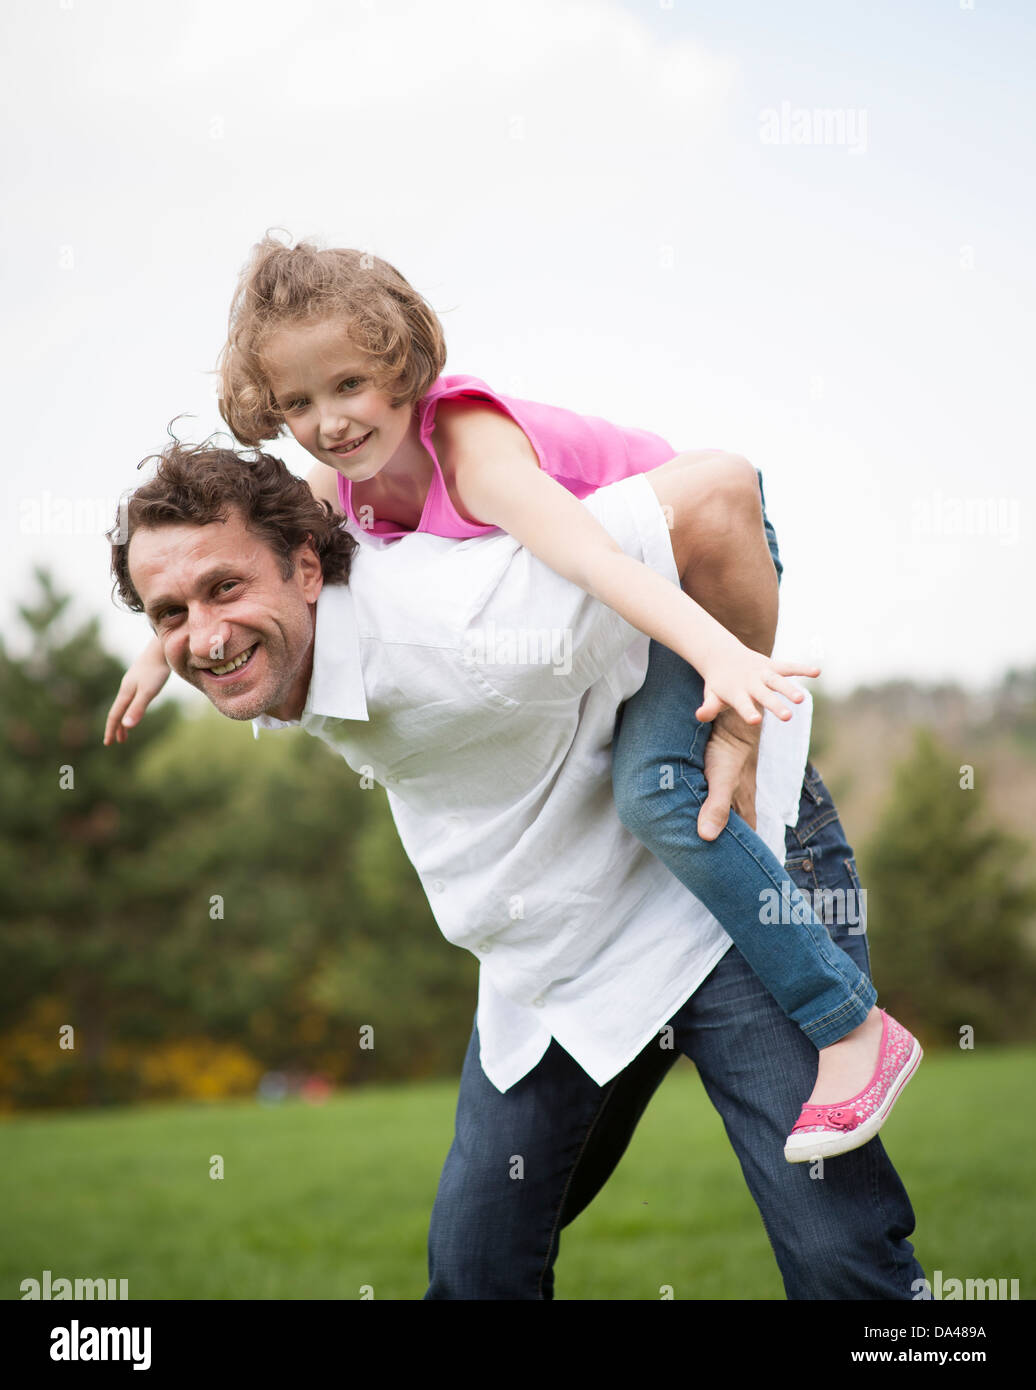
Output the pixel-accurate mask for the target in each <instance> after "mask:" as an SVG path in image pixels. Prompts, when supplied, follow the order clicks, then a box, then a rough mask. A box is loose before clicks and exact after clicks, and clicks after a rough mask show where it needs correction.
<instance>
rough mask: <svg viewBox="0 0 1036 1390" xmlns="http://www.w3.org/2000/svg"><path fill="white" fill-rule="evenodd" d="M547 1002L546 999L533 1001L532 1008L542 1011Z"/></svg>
mask: <svg viewBox="0 0 1036 1390" xmlns="http://www.w3.org/2000/svg"><path fill="white" fill-rule="evenodd" d="M546 1002H547V1001H546V1000H545V999H534V1000H533V1001H532V1006H533V1008H534V1009H542V1008H543V1007H544V1005H545V1004H546Z"/></svg>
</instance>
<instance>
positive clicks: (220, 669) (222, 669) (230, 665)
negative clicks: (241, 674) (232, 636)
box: [209, 642, 255, 676]
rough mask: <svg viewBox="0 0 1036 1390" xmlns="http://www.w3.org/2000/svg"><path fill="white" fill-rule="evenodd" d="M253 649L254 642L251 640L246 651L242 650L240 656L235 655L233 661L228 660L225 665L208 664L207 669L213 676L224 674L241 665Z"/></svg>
mask: <svg viewBox="0 0 1036 1390" xmlns="http://www.w3.org/2000/svg"><path fill="white" fill-rule="evenodd" d="M254 651H255V643H254V642H253V644H252V645H251V646H250V647H249V648H248V651H246V652H242V653H241V655H240V656H235V658H234V660H233V661H228V662H227V664H226V665H225V666H210V667H209V670H210V671H211V672H212V674H213V675H214V676H225V675H226V674H227V673H228V672H229V671H236V670H237V668H238V667H239V666H243V665H244V664H245V662H246V661H247V660H248V658H249V657H250V656H251V655H252V653H253V652H254Z"/></svg>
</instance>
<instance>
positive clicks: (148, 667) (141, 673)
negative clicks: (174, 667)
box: [104, 639, 169, 747]
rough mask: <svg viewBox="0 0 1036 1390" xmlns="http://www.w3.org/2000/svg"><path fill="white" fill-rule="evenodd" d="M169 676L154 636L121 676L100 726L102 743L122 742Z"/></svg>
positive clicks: (159, 645) (159, 646)
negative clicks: (112, 700) (116, 690)
mask: <svg viewBox="0 0 1036 1390" xmlns="http://www.w3.org/2000/svg"><path fill="white" fill-rule="evenodd" d="M168 679H169V667H168V666H167V665H166V659H165V657H164V655H163V654H162V647H161V644H160V643H159V642H158V641H157V639H156V640H155V641H154V642H152V643H151V644H150V645H149V646H148V647H147V649H146V650H145V651H144V652H143V653H142V654H141V655H140V656H138V657H137V659H136V661H135V662H134V663H133V665H132V666H131V667H130V668H129V670H128V671H127V672H126V674H125V675H124V676H123V678H122V683H121V685H120V686H119V693H118V695H116V697H115V701H114V703H113V705H112V707H111V709H110V710H109V711H108V721H107V723H106V724H105V726H104V745H105V747H107V746H108V745H109V744H110V743H111V742H112V740H113V739H114V740H115V742H116V743H125V742H126V737H127V734H128V732H129V730H130V729H131V728H132V727H133V725H134V724H138V723H139V722H140V718H141V716H142V715H143V713H144V711H145V710H146V709H147V707H148V705H149V704H150V703H151V701H152V700H153V699H154V698H155V696H156V695H157V694H158V692H159V691H160V690H161V689H162V687H163V685H165V683H166V681H167V680H168Z"/></svg>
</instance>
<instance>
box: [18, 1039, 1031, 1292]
mask: <svg viewBox="0 0 1036 1390" xmlns="http://www.w3.org/2000/svg"><path fill="white" fill-rule="evenodd" d="M1034 1060H1036V1050H1033V1049H1009V1050H1007V1049H1005V1050H996V1049H979V1050H978V1051H975V1052H945V1053H941V1054H939V1053H928V1054H927V1055H926V1057H925V1061H924V1063H923V1064H922V1067H921V1070H920V1071H919V1072H918V1075H917V1077H916V1078H915V1079H914V1080H913V1081H912V1082H911V1083H910V1090H909V1091H908V1092H907V1097H906V1098H905V1100H904V1102H903V1103H901V1104H900V1105H899V1106H898V1107H897V1110H896V1113H895V1114H894V1116H893V1117H892V1119H891V1120H890V1121H889V1123H888V1125H887V1126H886V1127H885V1129H884V1130H883V1132H882V1135H883V1139H884V1142H885V1145H886V1147H887V1149H888V1151H889V1153H890V1154H891V1156H892V1158H893V1161H894V1162H895V1163H896V1165H897V1168H898V1169H899V1172H900V1175H901V1176H902V1178H903V1180H904V1182H905V1184H906V1186H907V1190H908V1191H909V1193H910V1195H911V1199H912V1201H913V1204H914V1209H915V1212H916V1215H917V1232H916V1234H915V1238H914V1240H915V1245H916V1248H917V1252H918V1257H919V1259H920V1260H921V1263H922V1265H923V1266H924V1267H925V1272H926V1273H927V1274H928V1276H929V1278H930V1279H931V1278H933V1276H934V1271H935V1270H936V1269H941V1270H942V1271H943V1276H944V1278H950V1277H957V1278H1017V1279H1019V1280H1020V1283H1021V1297H1022V1298H1023V1299H1028V1298H1032V1296H1033V1291H1034V1289H1036V1254H1034V1252H1033V1248H1032V1242H1031V1240H1030V1239H1029V1237H1028V1233H1029V1232H1030V1231H1031V1229H1032V1218H1033V1195H1034V1189H1036V1179H1034V1176H1033V1165H1032V1161H1031V1158H1032V1139H1033V1122H1032V1118H1031V1109H1030V1107H1029V1105H1028V1103H1026V1102H1025V1100H1024V1097H1025V1096H1026V1095H1027V1094H1029V1093H1030V1092H1031V1090H1032V1074H1033V1062H1034ZM456 1090H457V1083H456V1082H453V1081H451V1082H437V1083H422V1084H420V1085H413V1086H398V1087H381V1088H377V1089H373V1088H372V1089H368V1090H363V1091H361V1092H357V1093H354V1094H351V1095H339V1096H336V1097H334V1098H332V1099H331V1100H329V1101H327V1102H326V1103H325V1104H324V1105H320V1106H311V1105H307V1104H305V1103H304V1102H300V1101H290V1102H284V1103H282V1104H280V1105H277V1106H264V1105H261V1104H259V1103H257V1102H253V1101H241V1102H227V1103H220V1104H209V1105H202V1104H191V1103H177V1104H169V1105H152V1106H145V1107H140V1108H134V1109H125V1110H115V1111H113V1110H104V1111H91V1112H74V1113H73V1112H67V1111H66V1112H62V1113H60V1114H46V1115H32V1116H16V1117H14V1118H12V1119H9V1120H7V1121H5V1122H4V1123H2V1124H0V1202H2V1209H3V1211H4V1213H5V1217H4V1224H5V1239H4V1241H3V1248H2V1250H0V1297H3V1298H7V1299H17V1298H20V1297H21V1292H20V1289H19V1285H20V1282H21V1280H23V1279H25V1278H28V1277H32V1278H36V1279H40V1278H41V1276H42V1272H43V1270H45V1269H49V1270H51V1271H52V1275H53V1277H54V1278H58V1277H61V1276H64V1277H67V1278H75V1277H77V1276H78V1277H80V1278H100V1277H112V1278H125V1279H128V1280H129V1294H130V1298H132V1299H144V1298H157V1299H266V1298H293V1299H314V1298H318V1299H327V1298H332V1299H357V1298H359V1297H360V1296H361V1292H360V1291H361V1288H362V1287H363V1286H364V1285H370V1286H372V1287H373V1290H374V1296H375V1298H376V1299H419V1298H421V1296H422V1295H423V1293H424V1290H425V1287H426V1245H425V1242H426V1237H427V1230H428V1216H429V1213H430V1211H431V1206H432V1201H433V1198H434V1196H435V1190H436V1186H437V1183H438V1178H439V1171H440V1168H441V1166H442V1162H443V1159H444V1158H445V1156H446V1151H447V1149H448V1147H449V1144H450V1139H451V1135H452V1126H453V1109H454V1104H455V1100H456ZM212 1155H220V1156H222V1159H223V1163H224V1173H225V1176H224V1178H223V1179H222V1180H213V1179H212V1178H210V1176H209V1168H210V1159H211V1156H212ZM831 1162H837V1159H834V1160H831ZM666 1284H668V1285H672V1287H673V1291H674V1297H675V1298H677V1299H713V1298H715V1299H781V1298H783V1297H784V1291H783V1286H782V1284H781V1281H780V1278H779V1276H778V1274H777V1269H776V1265H775V1263H774V1260H773V1256H772V1254H771V1251H770V1247H769V1244H768V1242H767V1239H766V1236H765V1234H764V1232H763V1228H762V1223H761V1222H760V1220H759V1217H758V1214H757V1213H756V1210H755V1206H754V1205H753V1203H752V1201H751V1198H750V1197H749V1195H748V1192H747V1189H746V1188H745V1185H744V1182H743V1180H742V1178H741V1173H740V1169H739V1167H738V1164H737V1161H736V1159H735V1158H734V1155H733V1152H732V1151H731V1149H730V1148H729V1145H728V1144H727V1141H726V1138H725V1135H724V1133H723V1129H722V1126H721V1124H720V1120H719V1117H718V1116H717V1115H716V1113H715V1112H714V1111H713V1110H712V1108H711V1106H710V1105H709V1103H708V1101H707V1100H706V1098H705V1096H704V1092H703V1091H702V1088H701V1086H700V1084H699V1083H698V1079H697V1076H696V1074H695V1072H694V1069H693V1067H691V1066H690V1064H689V1063H685V1062H682V1061H681V1062H679V1063H678V1064H677V1065H676V1067H674V1069H673V1071H672V1072H671V1073H670V1075H669V1077H668V1078H667V1080H666V1081H665V1082H664V1083H663V1085H662V1087H661V1089H660V1090H659V1092H658V1093H657V1095H656V1096H655V1098H654V1100H653V1101H652V1103H651V1105H650V1106H649V1108H648V1110H647V1113H646V1114H645V1116H644V1118H643V1120H642V1121H641V1124H640V1127H639V1129H638V1130H637V1133H636V1135H635V1136H634V1140H633V1143H632V1144H631V1146H630V1148H629V1150H628V1152H627V1154H626V1156H625V1158H624V1159H623V1160H622V1163H621V1164H620V1165H619V1168H618V1170H617V1171H616V1172H615V1174H614V1175H613V1177H612V1179H611V1181H610V1182H609V1183H608V1185H607V1186H606V1188H605V1189H604V1191H603V1192H602V1193H601V1194H600V1195H599V1196H598V1198H597V1199H596V1201H595V1202H594V1203H593V1204H592V1205H591V1206H590V1207H589V1208H588V1210H587V1211H585V1212H584V1213H583V1214H582V1215H581V1216H580V1217H579V1218H578V1219H577V1220H576V1221H575V1222H574V1223H573V1224H572V1225H571V1226H569V1227H568V1228H567V1229H566V1230H565V1231H563V1232H562V1236H561V1251H560V1256H559V1259H558V1262H557V1266H556V1297H557V1298H559V1299H657V1298H658V1297H659V1289H660V1287H661V1286H662V1285H666Z"/></svg>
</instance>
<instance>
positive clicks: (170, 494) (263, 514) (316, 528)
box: [107, 440, 357, 613]
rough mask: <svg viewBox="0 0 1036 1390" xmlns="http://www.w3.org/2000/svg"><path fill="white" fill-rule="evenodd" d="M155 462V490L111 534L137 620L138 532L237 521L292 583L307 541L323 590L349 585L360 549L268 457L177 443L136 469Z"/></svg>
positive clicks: (124, 594)
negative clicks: (133, 567) (132, 566)
mask: <svg viewBox="0 0 1036 1390" xmlns="http://www.w3.org/2000/svg"><path fill="white" fill-rule="evenodd" d="M156 459H157V460H158V470H157V472H156V473H155V476H154V477H153V478H152V479H151V481H150V482H147V483H144V484H143V486H141V487H138V488H137V490H136V491H135V492H133V493H132V494H130V496H129V498H128V499H124V500H123V501H122V503H121V504H120V516H119V520H118V521H117V522H116V524H115V526H114V527H112V529H111V530H110V531H109V532H108V533H107V536H108V540H109V541H110V542H111V548H112V566H111V567H112V575H113V577H114V579H115V590H116V591H117V592H118V595H119V597H120V598H121V600H122V601H123V603H124V604H125V605H126V607H127V608H129V609H131V610H132V611H133V612H134V613H142V612H143V611H144V605H143V603H142V602H141V599H140V595H139V594H138V593H137V591H136V589H135V588H134V587H133V582H132V580H131V579H130V576H129V543H130V541H131V540H132V539H133V535H134V532H135V531H137V530H138V529H139V528H140V527H142V526H145V527H157V526H182V525H185V524H186V525H189V526H208V525H209V524H210V523H212V522H221V521H226V520H228V518H229V516H230V515H231V513H232V512H233V511H237V512H239V513H240V515H241V517H242V519H243V520H244V522H245V525H246V526H247V527H248V529H249V530H250V531H251V532H252V533H253V534H254V535H256V536H258V537H259V538H260V539H261V540H263V541H265V543H266V544H267V545H268V546H269V547H270V549H271V550H272V551H273V553H274V555H275V556H276V557H277V559H278V560H279V561H280V566H281V574H282V576H283V577H284V578H285V579H290V577H291V575H292V574H293V572H294V569H295V562H294V555H295V552H296V551H297V550H298V548H299V546H300V545H302V544H303V543H304V542H305V541H306V540H307V539H309V540H311V541H312V544H313V548H314V550H315V551H316V553H317V555H318V557H319V559H320V568H321V571H322V573H323V576H324V582H325V584H347V583H348V581H349V570H350V567H351V564H352V557H353V555H354V553H355V551H356V546H357V542H356V540H355V538H354V537H353V536H350V535H349V533H348V531H345V530H343V528H342V526H341V523H340V519H339V518H338V517H336V516H335V514H334V512H333V511H332V509H331V506H330V504H329V503H327V502H323V501H318V500H317V499H316V498H315V497H314V496H313V494H312V492H311V491H310V489H309V485H308V484H307V483H305V482H303V480H302V479H301V478H297V477H296V476H295V475H294V473H291V472H290V471H289V470H288V469H287V468H286V467H285V465H284V464H283V463H282V462H281V461H280V459H277V458H273V457H272V456H271V455H270V454H263V453H259V452H258V450H256V451H253V452H252V453H251V454H248V455H246V454H242V453H236V452H235V451H234V450H233V449H220V448H215V447H213V446H212V445H211V443H210V442H209V441H206V442H205V443H204V444H197V445H189V444H183V443H181V442H180V441H179V440H175V441H174V442H173V443H172V444H170V445H169V446H168V447H167V448H166V449H164V450H163V451H162V453H160V454H151V455H150V456H149V457H148V458H146V459H144V460H143V461H142V462H141V464H140V465H139V467H141V468H142V467H143V466H144V464H147V463H151V462H154V461H155V460H156Z"/></svg>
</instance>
